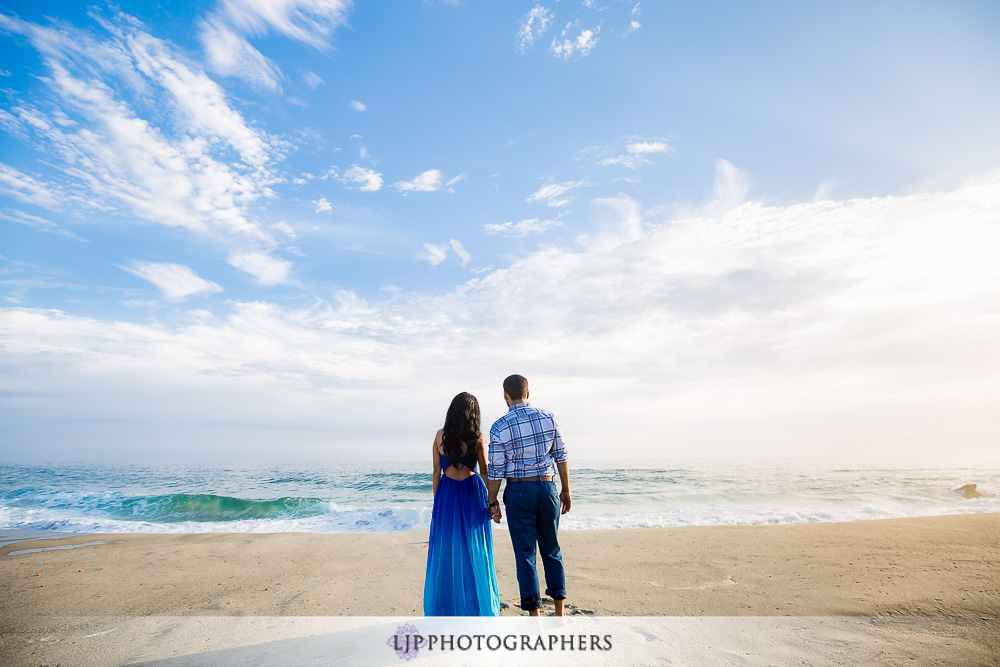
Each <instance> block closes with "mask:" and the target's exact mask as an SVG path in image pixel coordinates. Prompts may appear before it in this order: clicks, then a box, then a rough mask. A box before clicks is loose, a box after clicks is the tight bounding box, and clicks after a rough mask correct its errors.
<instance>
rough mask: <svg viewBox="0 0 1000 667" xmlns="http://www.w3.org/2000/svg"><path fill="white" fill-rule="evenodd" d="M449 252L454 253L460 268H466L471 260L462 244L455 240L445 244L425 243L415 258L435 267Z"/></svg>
mask: <svg viewBox="0 0 1000 667" xmlns="http://www.w3.org/2000/svg"><path fill="white" fill-rule="evenodd" d="M449 252H453V253H455V256H456V257H458V262H459V264H461V265H462V266H466V265H467V264H468V263H469V260H471V259H472V255H470V254H469V252H468V251H467V250H466V249H465V246H464V245H462V242H461V241H459V240H457V239H451V240H450V241H448V242H447V243H438V244H434V243H425V244H424V247H423V248H422V249H421V250H420V252H418V253H417V254H416V258H417V259H419V260H421V261H424V262H427V263H428V264H430V265H431V266H437V265H438V264H440V263H441V262H443V261H444V260H445V259H447V258H448V254H449Z"/></svg>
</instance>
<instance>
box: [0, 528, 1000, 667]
mask: <svg viewBox="0 0 1000 667" xmlns="http://www.w3.org/2000/svg"><path fill="white" fill-rule="evenodd" d="M4 541H6V540H4ZM561 541H562V545H563V554H564V558H565V560H566V563H567V571H568V589H569V599H568V602H569V603H570V607H569V608H570V609H571V610H572V612H573V613H575V614H577V615H587V616H590V615H596V616H671V617H869V618H879V619H888V620H892V619H923V620H926V621H927V622H933V623H935V624H937V625H936V628H937V629H936V630H935V632H934V633H933V634H932V635H928V637H924V639H923V641H925V642H929V643H927V645H926V646H923V647H922V649H921V651H922V653H921V655H924V656H930V657H933V659H934V660H938V661H940V662H943V663H945V664H997V662H998V661H1000V657H998V656H1000V576H998V567H1000V514H977V515H953V516H940V517H925V518H913V519H889V520H877V521H864V522H852V523H820V524H797V525H777V526H717V527H685V528H655V529H633V530H607V531H563V533H562V534H561ZM94 542H102V543H100V544H92V543H94ZM75 544H88V546H82V547H79V548H74V549H59V550H47V551H30V552H27V553H17V552H19V551H25V550H32V549H43V548H48V547H54V546H69V545H75ZM426 544H427V533H426V532H422V531H414V532H404V533H366V534H358V533H351V534H310V533H286V534H169V535H168V534H112V535H100V536H94V535H76V536H72V537H66V538H61V539H57V540H32V541H24V542H18V543H12V544H7V545H6V546H4V547H3V548H2V549H3V553H4V555H3V557H2V558H0V606H2V610H3V613H2V616H3V623H2V625H3V633H2V634H3V637H2V646H0V651H2V655H0V657H2V662H3V663H4V664H11V665H29V664H55V663H59V662H62V663H64V664H82V663H84V662H86V663H87V664H116V661H120V660H122V658H121V657H116V656H121V655H124V654H122V653H121V652H120V651H119V652H117V653H116V650H118V649H121V648H122V647H121V646H120V643H121V642H122V641H124V639H122V637H123V635H121V634H119V635H118V638H117V639H116V638H115V636H114V633H112V634H108V635H107V636H96V635H95V636H94V637H93V638H88V639H87V640H86V641H82V638H83V637H84V635H85V634H90V633H89V632H88V630H90V629H94V628H97V627H99V626H100V623H99V620H95V619H100V618H109V617H114V618H130V619H148V618H160V617H188V616H198V617H268V618H270V617H329V616H398V617H403V616H419V615H421V601H422V589H423V575H424V564H425V560H426ZM495 553H496V565H497V576H498V579H499V582H500V588H501V595H502V601H503V602H504V603H505V604H506V605H508V606H507V608H505V609H504V612H503V614H504V615H510V616H517V615H520V614H521V611H520V610H519V609H518V608H517V606H516V605H517V583H516V578H515V575H514V562H513V556H512V553H511V549H510V543H509V538H508V536H507V534H506V532H504V531H502V530H496V531H495ZM934 637H937V638H938V639H937V640H936V641H935V639H934ZM42 640H44V641H42ZM116 641H117V642H119V645H116V644H115V642H116ZM130 641H134V638H133V639H132V640H130ZM98 642H100V643H101V646H102V647H103V648H102V649H101V650H100V651H99V652H97V653H93V652H92V651H93V650H94V649H93V647H94V646H96V645H97V644H98ZM116 647H117V648H116ZM184 650H185V649H184V647H179V646H176V645H175V646H173V647H172V649H171V652H172V653H173V654H178V653H183V652H184ZM88 651H90V652H91V653H86V652H88ZM188 652H189V653H190V652H194V649H192V650H190V651H188ZM85 653H86V655H88V656H89V657H88V659H87V660H81V656H83V655H84V654H85ZM95 656H98V657H95ZM99 656H103V657H99ZM144 657H145V659H153V658H156V657H157V656H156V655H152V656H150V655H148V654H144ZM160 657H167V656H166V655H164V656H160ZM889 662H891V660H890V661H889ZM918 663H919V661H918ZM192 664H194V663H192ZM876 664H880V663H879V661H876Z"/></svg>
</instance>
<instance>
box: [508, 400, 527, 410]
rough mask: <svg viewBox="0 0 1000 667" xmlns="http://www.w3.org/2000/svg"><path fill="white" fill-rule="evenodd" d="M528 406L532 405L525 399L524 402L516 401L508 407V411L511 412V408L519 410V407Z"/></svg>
mask: <svg viewBox="0 0 1000 667" xmlns="http://www.w3.org/2000/svg"><path fill="white" fill-rule="evenodd" d="M527 407H530V405H529V403H528V402H527V401H524V402H523V403H515V404H514V405H510V406H508V407H507V412H510V411H511V410H517V409H518V408H527Z"/></svg>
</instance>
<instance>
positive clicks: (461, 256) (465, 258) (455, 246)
mask: <svg viewBox="0 0 1000 667" xmlns="http://www.w3.org/2000/svg"><path fill="white" fill-rule="evenodd" d="M450 244H451V249H452V250H454V251H455V254H456V255H458V261H459V262H460V263H461V264H462V266H465V265H466V264H468V263H469V260H470V259H472V255H470V254H469V252H468V251H467V250H466V249H465V246H463V245H462V243H461V242H460V241H456V240H455V239H452V240H451V241H450Z"/></svg>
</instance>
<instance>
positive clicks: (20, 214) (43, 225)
mask: <svg viewBox="0 0 1000 667" xmlns="http://www.w3.org/2000/svg"><path fill="white" fill-rule="evenodd" d="M0 218H2V219H4V220H9V221H11V222H16V223H17V224H19V225H25V226H27V227H33V228H35V229H39V230H41V231H43V232H48V233H50V234H58V235H60V236H65V237H66V238H70V239H73V240H74V241H83V242H86V241H87V239H85V238H83V237H82V236H79V235H77V234H74V233H73V232H71V231H69V230H66V229H63V228H62V227H60V226H59V225H57V224H56V223H54V222H52V221H51V220H46V219H45V218H41V217H39V216H37V215H32V214H30V213H25V212H24V211H18V210H16V209H4V210H0Z"/></svg>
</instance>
